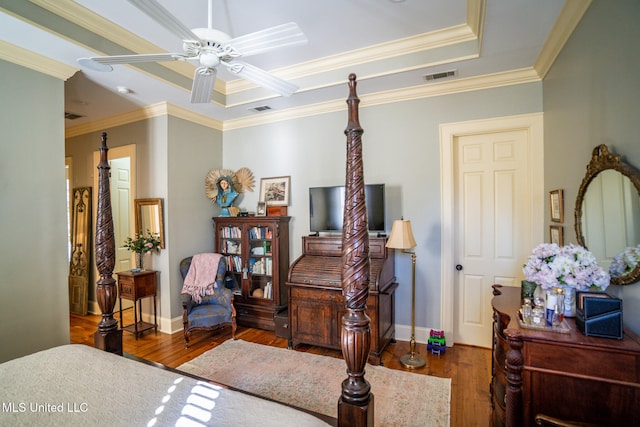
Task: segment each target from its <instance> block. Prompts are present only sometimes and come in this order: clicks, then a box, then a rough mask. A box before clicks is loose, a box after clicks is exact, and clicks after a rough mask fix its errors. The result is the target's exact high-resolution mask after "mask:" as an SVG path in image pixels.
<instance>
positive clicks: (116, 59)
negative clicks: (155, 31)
mask: <svg viewBox="0 0 640 427" xmlns="http://www.w3.org/2000/svg"><path fill="white" fill-rule="evenodd" d="M186 59H189V57H187V56H186V55H182V54H180V53H148V54H141V55H114V56H95V57H91V58H79V59H78V64H80V65H82V66H83V67H86V68H89V69H91V70H94V71H111V70H113V68H112V67H111V66H110V65H109V64H134V63H136V62H163V61H176V60H186Z"/></svg>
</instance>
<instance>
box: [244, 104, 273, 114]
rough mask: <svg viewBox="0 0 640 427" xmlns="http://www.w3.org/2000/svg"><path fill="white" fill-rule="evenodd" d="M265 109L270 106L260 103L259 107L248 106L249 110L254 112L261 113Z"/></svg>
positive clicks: (269, 108)
mask: <svg viewBox="0 0 640 427" xmlns="http://www.w3.org/2000/svg"><path fill="white" fill-rule="evenodd" d="M267 110H271V107H269V106H268V105H260V106H259V107H253V108H249V111H254V112H256V113H261V112H263V111H267Z"/></svg>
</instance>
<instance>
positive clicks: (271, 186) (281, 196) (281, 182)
mask: <svg viewBox="0 0 640 427" xmlns="http://www.w3.org/2000/svg"><path fill="white" fill-rule="evenodd" d="M290 186H291V177H290V176H277V177H272V178H262V179H261V180H260V201H261V202H265V203H266V204H267V205H268V206H289V199H290V196H289V193H290V192H289V188H290Z"/></svg>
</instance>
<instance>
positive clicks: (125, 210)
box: [109, 157, 134, 272]
mask: <svg viewBox="0 0 640 427" xmlns="http://www.w3.org/2000/svg"><path fill="white" fill-rule="evenodd" d="M109 166H111V182H110V183H111V212H112V215H113V232H114V233H113V234H114V238H115V242H116V263H115V267H114V270H113V271H114V272H117V271H124V270H131V269H132V268H133V265H132V258H131V255H132V254H131V252H130V251H129V250H128V249H127V248H125V247H124V246H123V245H124V241H125V240H126V238H127V237H129V236H131V237H134V230H133V229H132V227H131V224H130V222H131V221H130V218H131V212H132V206H131V205H130V202H129V200H130V199H131V170H130V168H131V166H130V158H129V157H121V158H118V159H113V160H110V161H109Z"/></svg>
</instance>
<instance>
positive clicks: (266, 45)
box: [224, 22, 308, 56]
mask: <svg viewBox="0 0 640 427" xmlns="http://www.w3.org/2000/svg"><path fill="white" fill-rule="evenodd" d="M307 41H308V40H307V37H306V36H305V35H304V33H303V32H302V30H301V29H300V27H298V24H296V23H295V22H289V23H288V24H282V25H278V26H275V27H271V28H267V29H265V30H261V31H256V32H255V33H249V34H245V35H244V36H240V37H236V38H235V39H231V40H229V41H228V42H226V43H224V44H225V45H226V46H231V47H233V48H234V49H235V50H237V51H238V52H239V53H240V54H241V55H242V56H249V55H256V54H258V53H263V52H267V51H269V50H272V49H278V48H281V47H284V46H293V45H298V44H305V43H307Z"/></svg>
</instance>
